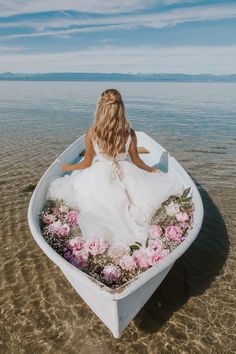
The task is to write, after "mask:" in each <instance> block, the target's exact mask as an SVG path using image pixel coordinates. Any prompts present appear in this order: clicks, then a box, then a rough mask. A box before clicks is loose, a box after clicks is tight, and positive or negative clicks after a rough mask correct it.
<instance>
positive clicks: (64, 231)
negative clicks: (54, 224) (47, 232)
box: [57, 224, 70, 237]
mask: <svg viewBox="0 0 236 354" xmlns="http://www.w3.org/2000/svg"><path fill="white" fill-rule="evenodd" d="M69 232H70V226H69V225H68V224H63V225H62V226H61V227H60V228H59V229H58V231H57V234H58V235H59V236H62V237H63V236H67V235H68V234H69Z"/></svg>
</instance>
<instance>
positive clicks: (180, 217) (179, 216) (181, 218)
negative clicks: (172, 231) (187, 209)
mask: <svg viewBox="0 0 236 354" xmlns="http://www.w3.org/2000/svg"><path fill="white" fill-rule="evenodd" d="M175 217H176V219H177V220H178V221H180V222H184V221H187V220H188V219H189V216H188V214H187V213H178V214H176V216H175Z"/></svg>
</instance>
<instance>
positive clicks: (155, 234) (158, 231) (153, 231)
mask: <svg viewBox="0 0 236 354" xmlns="http://www.w3.org/2000/svg"><path fill="white" fill-rule="evenodd" d="M149 233H150V235H151V237H152V238H159V237H160V236H161V235H162V234H163V231H162V228H161V227H160V226H158V225H150V227H149Z"/></svg>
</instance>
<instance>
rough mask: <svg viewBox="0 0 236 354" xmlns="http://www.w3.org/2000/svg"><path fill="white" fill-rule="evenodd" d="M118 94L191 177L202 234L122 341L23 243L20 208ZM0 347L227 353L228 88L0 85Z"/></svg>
mask: <svg viewBox="0 0 236 354" xmlns="http://www.w3.org/2000/svg"><path fill="white" fill-rule="evenodd" d="M113 87H115V88H117V89H118V90H120V91H121V93H122V96H123V100H124V103H125V107H126V115H127V118H128V120H129V122H130V124H131V126H132V127H133V128H134V129H135V130H143V131H145V132H146V133H147V134H149V135H150V136H151V137H153V138H154V139H156V140H157V141H158V142H159V143H160V144H161V145H163V147H164V148H166V149H167V150H169V151H170V152H171V153H172V155H173V156H174V157H175V158H176V159H177V160H178V161H179V162H180V163H181V164H182V166H183V167H184V168H185V169H186V170H187V172H188V173H189V174H190V175H191V177H192V178H193V180H194V181H195V183H196V184H197V186H198V188H199V191H200V193H201V196H202V199H203V203H204V211H205V216H204V222H203V227H202V230H201V232H200V234H199V236H198V237H197V239H196V240H195V241H194V243H193V244H192V246H191V247H190V248H189V249H188V251H187V252H186V253H185V254H184V255H183V256H182V257H181V258H180V259H179V260H178V261H177V262H176V263H175V265H174V267H173V268H172V270H171V271H170V273H169V274H168V276H167V277H166V279H165V280H164V281H163V283H162V284H161V286H160V287H159V288H158V289H157V291H156V292H155V293H154V294H153V296H152V297H151V299H150V300H149V301H148V302H147V303H146V305H145V306H144V307H143V309H142V310H141V311H140V312H139V314H138V315H137V316H136V318H135V319H134V320H133V321H132V322H131V324H130V325H129V326H128V327H127V328H126V329H125V331H124V333H123V335H122V337H121V338H120V339H114V338H113V336H112V334H111V333H110V332H109V331H108V330H107V329H106V327H105V325H104V324H103V323H102V322H101V321H100V320H99V319H98V318H97V317H96V315H95V314H94V313H93V312H92V311H91V310H90V309H89V308H88V306H87V305H86V304H85V303H84V302H83V300H82V299H81V298H80V297H79V296H78V295H77V293H76V292H75V291H74V290H73V289H72V287H71V285H70V284H69V283H68V282H67V280H66V279H65V277H64V276H63V275H62V273H61V271H60V270H59V269H58V268H57V267H56V266H55V265H54V264H53V263H52V262H51V261H50V260H49V259H48V258H47V257H46V255H44V253H43V252H42V251H41V249H40V248H39V247H38V246H37V244H36V243H35V241H34V240H33V238H32V236H31V234H30V231H29V227H28V223H27V209H28V203H29V200H30V197H31V194H32V189H33V187H34V186H35V184H37V182H38V180H39V178H40V177H41V175H42V174H43V173H44V171H45V170H46V168H47V167H48V166H49V165H50V164H51V163H52V162H53V161H54V159H55V158H56V156H58V155H59V154H61V153H62V152H63V151H64V149H65V148H66V147H67V146H68V145H70V144H71V143H72V142H73V141H74V140H75V139H77V138H78V137H79V136H80V135H82V134H84V132H85V129H86V128H87V127H89V126H90V125H91V123H92V120H93V115H94V111H95V108H96V102H97V100H98V97H99V95H100V93H101V92H102V91H103V90H104V89H106V88H113ZM0 128H1V140H0V167H1V174H0V190H1V230H0V237H1V247H0V259H1V285H0V289H1V295H0V305H1V318H0V331H1V339H0V352H1V353H17V354H18V353H33V352H35V353H80V354H87V353H92V352H94V353H96V354H100V353H101V354H106V353H122V354H126V353H127V354H133V353H142V354H146V353H148V354H149V353H194V354H195V353H201V354H203V353H204V354H205V353H206V354H209V353H214V354H215V353H220V354H221V353H227V354H229V353H233V352H235V351H236V347H235V343H236V338H235V333H236V328H235V323H236V318H235V317H236V316H235V313H236V308H235V304H236V302H235V289H236V284H235V269H236V256H235V255H236V235H235V230H236V222H235V211H236V199H235V182H236V178H235V177H236V171H235V167H236V160H235V156H236V84H233V83H231V84H230V83H147V82H146V83H137V82H136V83H131V82H20V81H12V82H7V81H0Z"/></svg>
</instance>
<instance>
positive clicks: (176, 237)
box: [165, 225, 183, 241]
mask: <svg viewBox="0 0 236 354" xmlns="http://www.w3.org/2000/svg"><path fill="white" fill-rule="evenodd" d="M182 234H183V232H182V230H181V228H180V227H178V226H174V225H171V226H169V227H167V229H166V231H165V236H167V237H169V239H170V240H173V241H180V239H181V237H182Z"/></svg>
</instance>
